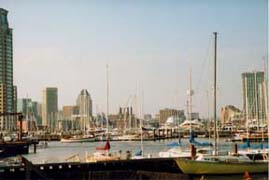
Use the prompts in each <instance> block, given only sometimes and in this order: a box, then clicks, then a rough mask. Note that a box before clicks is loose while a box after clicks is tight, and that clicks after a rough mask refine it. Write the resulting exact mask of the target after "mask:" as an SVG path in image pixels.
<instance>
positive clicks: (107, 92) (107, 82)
mask: <svg viewBox="0 0 269 180" xmlns="http://www.w3.org/2000/svg"><path fill="white" fill-rule="evenodd" d="M108 114H109V80H108V64H107V65H106V136H107V140H108V138H109V137H108Z"/></svg>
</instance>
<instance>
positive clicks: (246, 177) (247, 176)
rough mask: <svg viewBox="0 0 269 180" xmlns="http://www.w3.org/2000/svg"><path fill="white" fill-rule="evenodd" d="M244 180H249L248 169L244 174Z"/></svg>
mask: <svg viewBox="0 0 269 180" xmlns="http://www.w3.org/2000/svg"><path fill="white" fill-rule="evenodd" d="M244 180H251V177H250V175H249V173H248V171H246V172H245V174H244Z"/></svg>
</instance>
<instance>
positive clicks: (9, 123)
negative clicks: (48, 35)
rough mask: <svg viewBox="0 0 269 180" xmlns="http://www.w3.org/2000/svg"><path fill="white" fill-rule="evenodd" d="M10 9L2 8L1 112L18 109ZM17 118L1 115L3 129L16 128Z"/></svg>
mask: <svg viewBox="0 0 269 180" xmlns="http://www.w3.org/2000/svg"><path fill="white" fill-rule="evenodd" d="M7 14H8V11H7V10H5V9H2V8H0V112H2V113H3V112H15V111H16V98H17V97H16V96H17V88H16V87H15V86H14V85H13V44H12V29H11V28H9V25H8V20H7ZM15 120H16V119H15V118H13V117H0V129H1V130H14V129H15V128H16V122H15Z"/></svg>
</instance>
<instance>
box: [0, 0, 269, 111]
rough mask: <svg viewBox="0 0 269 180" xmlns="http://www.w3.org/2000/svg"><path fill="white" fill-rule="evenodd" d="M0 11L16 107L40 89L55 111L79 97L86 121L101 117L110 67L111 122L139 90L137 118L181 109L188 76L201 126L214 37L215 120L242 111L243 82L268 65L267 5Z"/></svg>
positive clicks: (115, 0) (11, 7)
mask: <svg viewBox="0 0 269 180" xmlns="http://www.w3.org/2000/svg"><path fill="white" fill-rule="evenodd" d="M0 7H2V8H5V9H7V10H8V11H9V14H8V19H9V25H10V27H11V28H13V43H14V45H13V46H14V47H13V48H14V49H13V50H14V83H15V84H16V85H17V86H18V95H19V97H26V95H27V94H28V97H32V98H33V99H34V100H38V101H41V97H42V96H41V91H42V89H43V88H44V87H46V86H57V87H58V88H59V89H58V93H59V106H62V105H71V104H75V101H76V98H77V96H78V94H79V92H80V90H81V89H82V88H86V89H88V90H89V92H90V94H91V96H92V99H93V103H94V111H96V105H98V106H99V108H98V109H99V110H103V111H105V109H106V105H105V104H106V68H105V66H106V64H109V74H110V75H109V77H110V109H111V111H112V112H116V111H117V110H118V107H119V106H124V105H126V104H127V99H128V97H129V96H130V95H134V94H135V93H136V91H137V90H136V89H137V88H136V86H137V82H139V87H140V88H139V89H140V91H143V92H144V93H143V94H144V108H143V111H144V112H149V113H153V114H155V113H157V111H158V110H159V109H160V108H164V107H173V108H180V109H186V100H187V96H186V90H187V86H188V79H189V78H188V72H189V69H190V67H191V68H192V72H193V75H192V76H193V87H194V90H195V95H194V97H193V98H194V103H193V110H194V111H199V112H200V113H201V114H202V115H204V116H206V115H207V111H208V108H207V107H208V106H207V104H208V102H207V98H206V91H207V90H209V88H210V86H211V84H212V75H211V74H212V57H213V56H212V53H213V50H212V47H213V46H212V44H213V41H212V38H213V36H212V32H214V31H217V32H219V37H218V110H220V107H221V106H223V105H226V104H234V105H236V106H238V107H239V108H242V95H241V73H242V72H244V71H253V70H262V69H263V57H264V56H266V55H267V49H268V48H267V41H268V36H267V34H268V27H267V26H268V18H267V17H268V5H267V1H265V0H258V1H254V0H225V1H224V0H223V1H214V0H203V1H198V0H186V1H184V0H165V1H164V0H162V1H161V0H159V1H158V0H154V1H153V0H136V1H131V0H109V1H108V0H107V1H98V0H96V1H93V0H92V1H86V0H77V1H71V0H70V1H68V0H65V1H52V0H46V1H36V0H32V1H31V0H28V1H4V0H0ZM141 94H142V93H140V97H142V95H141ZM211 99H212V98H211ZM211 99H210V103H211V101H212V100H211Z"/></svg>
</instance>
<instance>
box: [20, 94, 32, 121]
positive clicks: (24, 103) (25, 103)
mask: <svg viewBox="0 0 269 180" xmlns="http://www.w3.org/2000/svg"><path fill="white" fill-rule="evenodd" d="M31 101H32V100H31V99H29V98H22V99H18V101H17V110H18V112H21V113H22V114H23V116H24V117H26V114H27V113H28V111H29V106H30V102H31Z"/></svg>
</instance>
